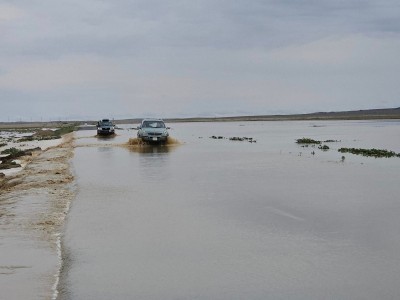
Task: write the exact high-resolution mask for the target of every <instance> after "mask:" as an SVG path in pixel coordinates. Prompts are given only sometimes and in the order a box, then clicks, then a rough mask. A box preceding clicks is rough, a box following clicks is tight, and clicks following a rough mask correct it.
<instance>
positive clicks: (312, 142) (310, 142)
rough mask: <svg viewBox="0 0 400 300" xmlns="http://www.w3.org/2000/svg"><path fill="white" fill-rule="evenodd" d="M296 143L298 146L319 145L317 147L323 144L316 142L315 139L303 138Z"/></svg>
mask: <svg viewBox="0 0 400 300" xmlns="http://www.w3.org/2000/svg"><path fill="white" fill-rule="evenodd" d="M296 143H297V144H317V145H319V144H321V141H316V140H313V139H310V138H304V137H303V138H301V139H297V140H296Z"/></svg>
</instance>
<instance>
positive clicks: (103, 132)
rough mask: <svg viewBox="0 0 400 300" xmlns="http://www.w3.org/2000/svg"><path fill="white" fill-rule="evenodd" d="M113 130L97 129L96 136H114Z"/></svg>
mask: <svg viewBox="0 0 400 300" xmlns="http://www.w3.org/2000/svg"><path fill="white" fill-rule="evenodd" d="M114 133H115V132H114V130H112V129H97V134H102V135H107V134H114Z"/></svg>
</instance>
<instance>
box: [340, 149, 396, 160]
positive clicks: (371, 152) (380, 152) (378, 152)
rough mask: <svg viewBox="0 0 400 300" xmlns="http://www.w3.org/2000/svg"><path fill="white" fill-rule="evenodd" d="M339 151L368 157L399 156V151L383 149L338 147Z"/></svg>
mask: <svg viewBox="0 0 400 300" xmlns="http://www.w3.org/2000/svg"><path fill="white" fill-rule="evenodd" d="M338 151H339V152H341V153H351V154H356V155H362V156H369V157H375V158H377V157H400V153H396V152H394V151H389V150H385V149H362V148H340V149H339V150H338Z"/></svg>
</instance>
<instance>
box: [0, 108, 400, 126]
mask: <svg viewBox="0 0 400 300" xmlns="http://www.w3.org/2000/svg"><path fill="white" fill-rule="evenodd" d="M144 117H145V116H144ZM380 119H381V120H390V119H393V120H397V119H400V107H397V108H381V109H366V110H352V111H337V112H336V111H332V112H315V113H308V114H289V115H253V116H231V117H192V118H166V119H164V120H165V121H166V122H169V123H178V122H234V121H242V122H244V121H301V120H310V121H312V120H315V121H317V120H380ZM141 120H142V119H141V118H132V119H119V120H114V122H115V123H116V124H139V123H140V121H141ZM85 123H87V124H96V123H97V120H87V121H52V122H0V128H29V127H41V126H46V127H60V126H67V125H68V124H70V125H71V124H72V125H79V124H85Z"/></svg>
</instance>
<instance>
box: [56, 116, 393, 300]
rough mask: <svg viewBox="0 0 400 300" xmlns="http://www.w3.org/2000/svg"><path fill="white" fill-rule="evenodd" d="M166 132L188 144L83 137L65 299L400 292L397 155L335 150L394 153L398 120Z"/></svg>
mask: <svg viewBox="0 0 400 300" xmlns="http://www.w3.org/2000/svg"><path fill="white" fill-rule="evenodd" d="M168 125H169V126H171V127H172V130H171V132H170V133H171V135H172V136H174V137H175V138H177V139H178V140H179V141H180V142H181V143H182V144H181V145H179V146H171V147H147V148H146V147H145V148H128V147H122V146H118V145H120V144H122V143H126V142H127V141H128V140H129V138H132V137H134V136H135V134H136V131H133V130H120V131H118V132H117V133H118V136H117V137H115V138H111V139H98V138H96V137H93V132H90V131H86V132H85V131H83V132H78V139H77V140H76V144H77V148H76V149H75V155H74V158H73V167H74V170H75V176H76V181H77V182H76V183H77V196H76V199H75V200H74V201H73V204H72V207H71V210H70V213H69V215H68V219H67V226H66V232H65V234H64V238H63V256H64V268H63V270H62V277H61V280H60V287H59V289H60V294H59V298H61V299H71V300H72V299H74V300H76V299H82V300H83V299H85V300H86V299H146V300H147V299H151V300H153V299H154V300H155V299H163V300H169V299H214V300H216V299H221V300H225V299H226V300H228V299H229V300H232V299H398V298H399V297H400V287H399V285H398V282H400V218H399V214H400V200H399V196H398V195H399V194H400V186H399V182H400V172H399V170H400V158H381V159H374V158H367V157H360V156H355V155H352V154H344V155H343V154H342V153H339V152H338V151H337V149H338V148H341V147H356V148H358V147H360V148H379V149H388V150H393V151H395V152H400V122H394V121H392V122H390V121H386V122H385V121H382V122H367V121H364V122H350V121H347V122H251V123H250V122H240V123H189V124H168ZM129 127H133V126H132V125H130V126H129ZM126 128H128V126H127V127H126ZM213 135H215V136H224V137H234V136H239V137H252V138H254V139H255V140H257V142H256V143H249V142H247V141H243V142H240V141H230V140H228V139H210V137H211V136H213ZM302 137H309V138H314V139H317V140H328V139H332V140H337V141H340V142H336V143H329V144H328V145H329V147H330V150H329V151H325V152H324V151H321V150H319V149H318V148H311V147H308V148H303V147H301V146H299V145H297V144H296V143H295V141H296V139H298V138H302ZM311 152H315V154H314V155H313V154H312V153H311ZM342 156H345V158H342Z"/></svg>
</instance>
